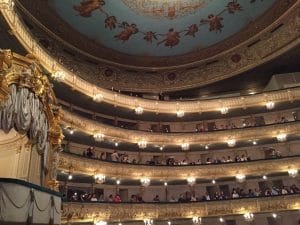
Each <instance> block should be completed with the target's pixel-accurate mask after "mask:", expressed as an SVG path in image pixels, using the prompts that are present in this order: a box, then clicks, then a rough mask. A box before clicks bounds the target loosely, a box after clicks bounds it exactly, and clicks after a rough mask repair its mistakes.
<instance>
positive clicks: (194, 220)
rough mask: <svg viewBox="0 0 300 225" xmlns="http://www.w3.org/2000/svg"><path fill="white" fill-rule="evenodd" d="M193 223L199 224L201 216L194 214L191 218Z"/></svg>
mask: <svg viewBox="0 0 300 225" xmlns="http://www.w3.org/2000/svg"><path fill="white" fill-rule="evenodd" d="M192 221H193V224H195V225H196V224H198V225H201V224H202V218H201V217H197V216H194V217H193V219H192Z"/></svg>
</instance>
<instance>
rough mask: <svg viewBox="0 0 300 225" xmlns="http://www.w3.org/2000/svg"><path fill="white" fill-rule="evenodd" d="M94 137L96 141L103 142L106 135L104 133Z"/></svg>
mask: <svg viewBox="0 0 300 225" xmlns="http://www.w3.org/2000/svg"><path fill="white" fill-rule="evenodd" d="M93 137H94V139H95V141H103V140H104V137H105V135H104V134H102V133H97V134H94V135H93Z"/></svg>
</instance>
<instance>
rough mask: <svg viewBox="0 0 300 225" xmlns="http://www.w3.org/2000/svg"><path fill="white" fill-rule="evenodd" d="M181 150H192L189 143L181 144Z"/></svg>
mask: <svg viewBox="0 0 300 225" xmlns="http://www.w3.org/2000/svg"><path fill="white" fill-rule="evenodd" d="M181 149H182V150H183V151H187V150H189V149H190V144H189V143H182V144H181Z"/></svg>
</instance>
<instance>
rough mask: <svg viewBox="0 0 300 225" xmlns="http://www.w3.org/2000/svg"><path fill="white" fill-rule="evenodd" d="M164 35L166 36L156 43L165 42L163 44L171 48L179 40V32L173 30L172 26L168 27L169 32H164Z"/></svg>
mask: <svg viewBox="0 0 300 225" xmlns="http://www.w3.org/2000/svg"><path fill="white" fill-rule="evenodd" d="M166 36H167V37H166V38H165V39H164V40H162V41H160V42H158V43H157V45H160V44H162V43H165V46H169V47H170V48H172V47H173V46H175V45H177V44H178V43H179V41H180V32H178V31H174V29H173V28H171V29H169V32H168V33H167V34H166Z"/></svg>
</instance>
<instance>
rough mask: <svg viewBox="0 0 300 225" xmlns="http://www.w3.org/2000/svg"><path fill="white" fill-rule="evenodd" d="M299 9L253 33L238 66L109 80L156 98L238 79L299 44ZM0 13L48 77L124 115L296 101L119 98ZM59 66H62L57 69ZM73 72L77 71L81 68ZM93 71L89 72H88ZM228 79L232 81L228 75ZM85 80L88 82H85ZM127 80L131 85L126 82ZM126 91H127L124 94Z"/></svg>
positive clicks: (288, 96)
mask: <svg viewBox="0 0 300 225" xmlns="http://www.w3.org/2000/svg"><path fill="white" fill-rule="evenodd" d="M299 4H300V3H299V2H298V3H295V5H294V6H293V7H291V8H290V9H289V10H288V11H287V12H286V13H285V15H283V16H282V17H281V18H279V19H278V21H276V22H275V24H274V26H273V27H269V28H268V29H266V30H264V31H262V32H261V33H259V35H261V36H259V37H253V39H251V40H250V41H249V42H247V43H245V46H243V47H241V53H240V54H241V55H240V56H241V60H240V61H239V62H238V63H232V62H230V60H231V58H232V54H233V53H230V52H228V53H227V52H226V55H227V57H229V58H226V57H225V59H224V60H223V61H221V60H220V61H218V62H216V63H214V64H212V65H211V66H212V67H211V68H209V67H210V66H207V65H206V66H205V68H203V71H193V70H188V71H186V72H185V73H183V74H182V75H183V77H182V78H180V79H178V80H175V81H170V80H169V81H166V80H165V77H164V78H157V79H156V78H155V77H153V76H152V75H151V76H150V75H149V74H146V75H147V77H143V76H139V75H140V74H138V75H137V76H135V77H134V76H129V75H128V74H126V73H123V72H122V77H123V78H124V79H123V78H122V77H118V79H113V82H114V84H116V85H118V81H126V84H131V83H132V84H134V85H138V87H140V88H143V89H144V90H148V91H149V90H151V92H153V91H158V90H157V89H159V92H160V91H162V90H164V87H161V85H166V86H168V87H169V88H170V87H172V88H174V89H178V85H180V87H181V88H190V87H192V86H193V85H192V84H195V85H196V86H198V84H199V80H201V85H204V84H206V83H210V82H214V81H218V80H220V77H222V79H225V78H227V77H229V75H228V74H227V73H224V71H225V72H226V71H228V70H233V71H235V72H236V73H239V72H242V70H243V69H241V68H244V69H247V70H248V69H250V68H252V66H251V65H254V66H258V65H259V64H261V63H265V62H266V61H269V60H270V59H272V58H275V57H277V56H279V55H281V54H282V53H284V52H286V51H288V50H289V49H291V48H293V47H295V46H297V45H298V44H299V43H300V38H299V33H298V32H297V30H298V28H297V27H298V26H299V23H298V21H299V19H298V12H299ZM1 12H2V15H3V16H4V18H5V19H6V21H7V22H8V24H9V26H10V27H11V29H12V31H13V33H14V34H15V36H16V37H17V38H18V40H19V41H20V42H21V44H22V45H23V46H24V47H25V48H26V49H27V50H28V51H29V52H32V53H33V54H34V55H35V57H37V58H38V59H39V61H40V62H41V63H42V64H43V66H44V67H45V68H46V69H47V70H48V71H50V72H52V73H56V72H61V73H62V74H63V75H64V76H63V78H64V79H62V80H63V82H64V83H65V84H67V85H68V86H70V87H71V88H72V89H74V90H77V91H79V92H81V93H83V94H85V95H87V96H90V97H91V98H93V97H95V95H100V96H101V100H102V101H103V102H106V103H109V104H113V105H115V106H119V107H125V108H129V109H135V108H136V107H142V108H143V109H144V110H145V111H150V112H156V113H176V112H177V111H178V110H182V111H185V112H186V113H189V112H200V113H201V112H206V111H218V110H220V108H223V107H227V108H229V110H230V109H232V108H247V107H251V106H260V105H261V106H262V105H265V103H266V102H268V101H274V102H275V103H276V102H281V101H293V100H296V99H299V98H300V89H298V88H295V89H288V90H281V91H273V92H268V93H262V94H257V95H250V96H241V97H232V98H224V99H221V100H220V99H214V100H195V101H172V102H171V101H155V100H146V99H141V98H136V97H131V96H127V95H122V94H120V93H116V92H112V91H109V90H107V89H104V88H100V87H98V86H96V85H94V84H92V83H89V82H93V83H95V84H97V83H96V81H95V80H94V81H89V82H87V81H85V80H84V79H82V78H80V77H79V76H77V75H76V74H75V73H74V72H72V71H73V70H72V71H71V70H68V69H67V65H74V63H73V62H68V63H66V62H64V60H65V59H66V57H60V59H59V61H58V60H57V59H55V58H54V57H53V56H52V55H51V54H50V53H48V52H47V51H46V50H45V49H44V47H42V46H41V45H40V43H39V41H38V40H37V39H36V38H34V37H33V36H32V34H31V33H29V31H28V29H27V27H26V25H24V24H23V23H22V21H21V19H20V18H19V17H18V14H16V13H15V12H14V11H13V10H2V11H1ZM281 23H284V26H282V27H281V28H280V29H279V30H278V31H276V32H274V33H272V34H271V33H270V32H271V31H272V30H273V29H274V28H275V27H276V26H278V25H280V24H281ZM49 32H50V31H49ZM258 39H259V40H260V41H259V42H258V43H257V44H256V45H255V47H252V48H248V47H247V45H248V44H249V43H251V41H253V40H258ZM235 50H236V49H235ZM234 54H235V55H236V54H237V53H236V52H235V53H234ZM60 62H61V63H63V64H64V65H62V64H61V63H60ZM243 64H245V65H244V67H242V66H243ZM76 65H77V66H78V65H80V64H79V62H77V61H76ZM79 67H80V68H81V67H84V66H79ZM69 69H70V68H69ZM94 70H95V68H94V69H91V70H89V71H94ZM75 71H79V68H77V69H76V70H75ZM97 74H98V75H97V81H98V82H101V83H102V84H105V82H106V81H105V79H104V78H101V76H100V75H101V73H100V75H99V71H98V70H97ZM201 74H202V75H201ZM226 74H227V75H226ZM208 75H209V76H208ZM138 76H139V77H138ZM230 76H232V74H231V75H230ZM82 77H85V76H82ZM130 77H132V78H130ZM183 78H184V79H183ZM85 79H88V78H87V77H85ZM130 79H132V82H131V80H130ZM109 80H111V79H109ZM154 81H155V82H154ZM156 81H157V83H156ZM179 81H180V82H179ZM186 82H190V83H191V84H188V83H186ZM109 85H110V86H109V87H111V86H112V85H111V83H109ZM144 85H148V87H143V86H144ZM152 85H153V86H152ZM100 86H101V85H100ZM129 86H130V85H129ZM129 86H127V88H128V87H129ZM124 88H125V87H124ZM130 88H131V89H130V90H131V91H132V90H134V89H135V88H132V87H130ZM121 89H122V88H121ZM179 89H180V88H179Z"/></svg>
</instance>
